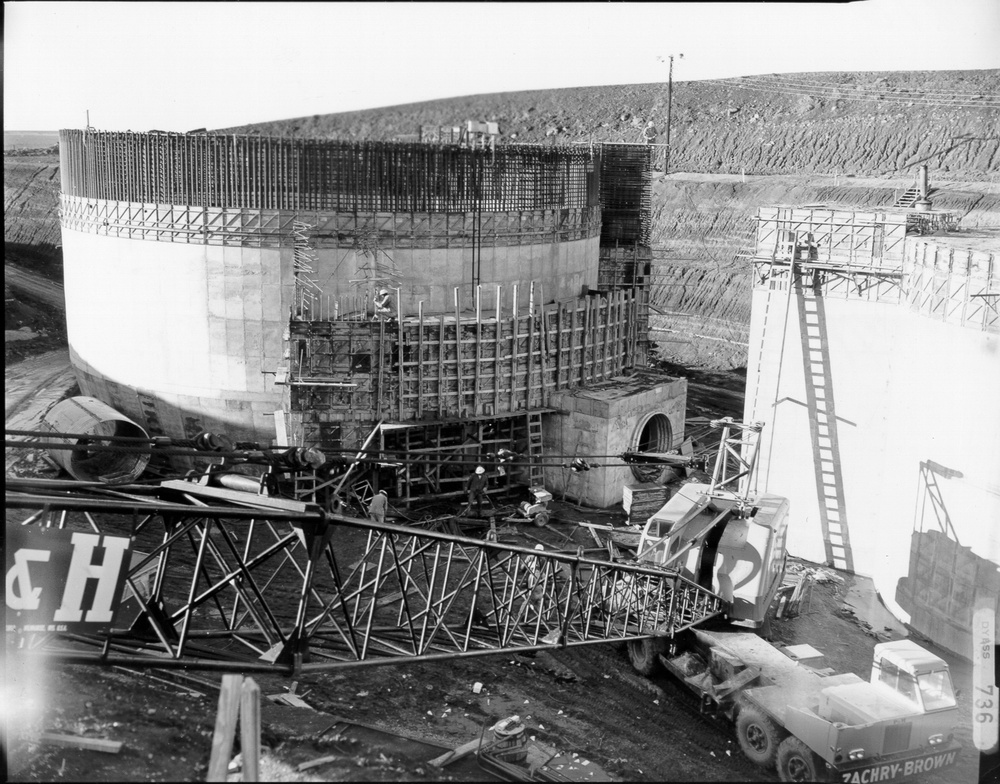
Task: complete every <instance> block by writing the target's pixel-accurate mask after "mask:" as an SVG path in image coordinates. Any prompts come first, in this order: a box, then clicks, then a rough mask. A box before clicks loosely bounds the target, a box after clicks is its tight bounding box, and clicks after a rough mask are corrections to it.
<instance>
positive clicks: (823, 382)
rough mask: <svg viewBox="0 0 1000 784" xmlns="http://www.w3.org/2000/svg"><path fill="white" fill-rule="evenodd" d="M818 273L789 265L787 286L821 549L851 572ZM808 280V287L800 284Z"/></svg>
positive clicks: (820, 273)
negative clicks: (791, 291) (795, 318)
mask: <svg viewBox="0 0 1000 784" xmlns="http://www.w3.org/2000/svg"><path fill="white" fill-rule="evenodd" d="M822 274H823V273H822V272H821V271H819V270H813V271H809V272H805V271H800V270H798V269H796V268H795V267H794V265H793V268H792V280H791V285H792V286H794V287H795V295H796V300H797V302H798V314H799V338H800V340H801V343H802V361H803V366H804V370H805V386H806V404H807V406H808V413H809V431H810V435H811V439H810V440H811V441H812V447H813V468H814V470H815V476H816V497H817V501H818V502H819V514H820V522H821V524H822V529H823V543H824V546H825V548H826V559H827V562H828V563H831V564H832V565H833V566H835V567H837V568H839V569H846V570H847V571H854V558H853V555H852V553H851V542H850V537H849V533H848V524H847V509H846V506H847V504H846V499H845V497H844V482H843V474H842V472H841V467H840V445H839V442H838V439H837V415H836V409H835V407H834V402H833V377H832V375H831V367H830V354H829V351H828V349H827V334H826V313H825V310H824V307H823V294H822ZM805 275H811V276H812V283H811V285H810V286H808V287H807V286H805V285H803V280H802V278H803V277H804V276H805Z"/></svg>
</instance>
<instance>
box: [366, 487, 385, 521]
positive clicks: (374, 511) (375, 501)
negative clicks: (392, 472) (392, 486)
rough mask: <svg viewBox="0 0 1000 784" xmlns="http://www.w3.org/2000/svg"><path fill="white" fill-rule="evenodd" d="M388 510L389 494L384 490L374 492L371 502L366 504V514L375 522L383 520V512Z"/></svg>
mask: <svg viewBox="0 0 1000 784" xmlns="http://www.w3.org/2000/svg"><path fill="white" fill-rule="evenodd" d="M388 510H389V496H388V495H387V494H386V492H385V490H379V491H378V492H377V493H375V497H374V498H372V500H371V503H370V504H368V516H369V517H370V518H371V519H372V520H374V521H375V522H376V523H384V522H385V513H386V512H387V511H388Z"/></svg>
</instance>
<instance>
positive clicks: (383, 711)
mask: <svg viewBox="0 0 1000 784" xmlns="http://www.w3.org/2000/svg"><path fill="white" fill-rule="evenodd" d="M806 566H810V565H806ZM811 566H813V567H814V568H815V565H811ZM819 572H820V573H822V574H825V575H826V576H827V579H828V581H827V582H823V583H816V584H814V585H813V588H812V590H811V593H810V594H809V595H808V597H807V598H806V599H805V601H804V602H803V607H802V614H801V615H799V616H798V617H796V618H793V619H782V620H775V621H774V622H773V624H772V634H773V639H774V641H775V642H776V643H777V644H794V643H801V642H808V643H809V644H811V645H813V646H814V647H816V648H818V649H819V650H820V651H822V652H823V653H825V654H826V655H827V660H828V664H829V665H830V666H833V667H834V668H835V669H838V670H852V671H855V672H857V673H858V674H859V675H861V676H862V677H867V676H868V674H869V672H870V661H871V650H872V645H873V644H874V642H875V641H876V640H885V639H897V638H899V637H901V636H902V634H903V630H901V629H900V628H898V624H896V625H895V627H890V628H889V629H886V628H882V629H875V628H872V627H871V625H870V624H868V623H867V622H866V621H864V620H863V619H860V618H858V617H857V616H856V615H855V614H854V613H853V612H852V611H851V610H850V609H849V608H848V607H847V605H846V604H845V599H846V598H848V596H849V594H850V592H851V589H852V587H855V586H856V585H857V582H856V580H855V578H852V577H850V576H848V575H838V574H837V573H836V572H833V571H832V570H827V569H819ZM863 582H864V581H862V585H861V590H862V592H864V591H865V590H866V586H865V585H864V584H863ZM867 590H869V591H870V581H869V583H868V586H867ZM952 666H953V669H954V671H955V676H956V682H957V683H958V684H959V687H960V688H962V685H963V684H964V685H965V687H966V688H964V689H963V694H962V695H961V696H960V700H962V701H963V702H968V697H967V696H965V695H967V694H968V692H969V691H970V690H969V689H968V680H969V673H968V668H967V667H965V666H964V665H962V663H960V662H952ZM17 677H20V676H17ZM196 677H197V678H198V680H199V681H200V682H194V681H187V682H186V686H184V687H179V686H176V685H171V684H169V683H166V682H162V681H156V680H152V679H151V678H150V677H149V676H143V675H135V674H130V673H125V672H122V671H120V670H118V669H112V670H102V669H98V668H91V667H84V666H79V665H76V666H73V665H64V666H56V667H52V668H50V669H48V671H47V672H45V673H44V676H42V680H43V682H44V683H45V690H44V692H43V693H38V692H35V693H33V694H31V695H27V696H22V695H10V694H8V699H9V698H10V697H11V696H15V697H16V698H17V702H16V703H15V704H18V705H21V706H22V709H21V712H19V716H18V720H17V722H16V724H15V725H14V726H9V728H8V731H9V732H10V740H11V747H10V757H9V759H8V765H9V776H10V780H11V781H25V782H42V781H56V780H60V779H64V780H68V781H187V780H203V779H204V777H205V773H206V771H207V766H208V760H209V754H210V750H211V738H212V729H213V725H214V717H215V711H216V703H217V695H216V693H215V692H214V691H213V690H212V689H211V688H210V686H211V685H212V684H216V685H217V684H218V683H219V678H218V676H214V675H211V674H207V673H201V674H196ZM258 681H259V683H260V685H261V687H262V691H263V693H264V694H276V693H280V692H283V691H285V690H287V689H288V688H289V687H290V686H291V684H290V683H288V682H287V681H286V680H284V679H279V678H275V677H270V676H267V677H262V678H259V679H258ZM477 682H478V683H481V684H483V686H482V689H481V691H480V693H478V694H476V693H474V691H473V686H474V684H476V683H477ZM295 687H296V691H297V694H299V695H301V696H302V697H303V698H304V700H305V702H307V703H308V704H309V705H310V706H312V707H314V708H316V709H317V710H320V711H323V712H325V713H327V714H330V718H329V723H330V724H331V725H332V724H333V723H334V721H335V719H334V718H333V717H343V718H345V719H346V720H348V721H350V722H355V723H359V724H362V725H371V726H375V727H378V728H380V729H382V730H385V731H388V732H390V733H399V734H400V735H402V736H405V737H410V738H417V739H421V740H425V741H429V742H431V743H437V744H439V745H441V746H446V747H455V746H459V745H461V744H462V743H465V742H466V741H468V740H472V739H474V738H476V737H477V736H478V735H479V734H480V732H481V731H482V730H483V727H484V725H490V724H492V723H493V722H495V721H496V720H498V719H500V718H503V717H506V716H510V715H519V716H520V717H521V719H522V721H523V722H524V724H525V725H526V726H527V727H528V732H529V733H530V736H531V738H532V740H536V739H537V740H538V741H541V742H543V743H546V744H548V745H550V746H552V747H554V748H556V749H559V750H560V751H563V752H564V753H566V754H567V755H573V754H576V755H579V757H582V758H586V759H587V760H588V761H590V762H592V763H593V764H594V765H595V766H597V767H598V768H599V769H600V770H603V771H606V772H607V774H608V775H609V777H611V778H612V779H614V780H622V781H667V780H681V781H774V780H776V777H775V776H774V775H773V773H771V772H768V771H764V770H762V769H760V768H757V767H755V766H754V765H752V764H751V763H750V762H749V761H747V760H746V759H745V758H744V757H743V756H742V753H741V752H740V751H739V748H738V746H737V744H736V742H735V739H734V737H733V735H732V731H731V728H730V727H729V726H728V725H726V724H724V723H722V722H719V721H717V720H713V719H710V718H706V717H704V716H702V715H700V714H699V712H698V708H697V704H696V702H695V701H694V700H693V698H692V697H691V696H690V695H689V693H688V692H687V691H685V690H683V689H682V688H681V687H680V686H679V685H678V684H677V683H676V682H674V681H672V680H670V679H669V678H668V677H666V676H663V677H659V678H657V679H654V680H652V681H650V680H646V679H645V678H643V677H641V676H639V675H636V674H635V673H633V672H632V671H631V668H630V665H629V663H628V660H627V657H626V654H625V652H624V650H623V649H622V648H621V646H619V645H615V644H610V645H601V646H592V647H587V648H571V649H565V650H560V651H554V652H552V653H548V652H545V653H540V654H537V655H536V656H534V657H526V656H511V655H509V654H506V655H505V654H496V655H491V656H489V657H483V658H475V659H461V660H454V661H450V662H447V663H436V664H411V665H389V666H385V667H376V668H365V669H355V670H348V671H345V672H343V673H342V674H327V675H321V676H309V677H305V678H302V679H301V680H300V681H298V682H297V683H296V684H295ZM191 689H194V690H196V691H197V692H199V693H191V691H190V690H191ZM965 707H968V708H969V710H968V712H967V713H965V715H967V716H971V706H965ZM303 712H304V711H303ZM314 726H319V725H314ZM41 732H52V733H63V734H76V735H82V736H84V737H95V738H103V739H106V740H113V741H120V742H122V743H123V744H124V745H123V747H122V750H121V752H120V753H119V754H106V753H100V752H97V751H82V750H78V749H74V748H66V747H61V746H55V745H52V744H47V743H41V742H39V736H40V733H41ZM959 738H960V739H961V740H962V741H963V743H965V744H966V753H965V754H964V756H963V758H962V760H961V763H960V766H959V767H958V768H956V769H953V770H951V771H948V774H947V775H938V776H933V775H932V776H928V777H926V778H925V779H924V780H925V781H927V782H928V783H929V784H952V782H963V783H964V782H972V781H975V780H976V778H977V772H976V758H975V755H974V754H973V753H970V752H971V736H970V731H969V727H968V723H966V725H965V726H963V727H962V728H960V730H959ZM263 744H264V745H265V747H267V748H268V751H267V752H266V754H267V756H268V758H269V760H273V762H271V768H270V775H271V776H272V778H269V779H267V780H303V777H302V775H301V774H297V773H295V772H294V767H295V766H297V765H298V764H300V763H301V762H305V761H308V760H310V759H315V758H317V757H325V756H331V757H333V759H332V760H331V761H330V762H329V763H327V764H325V765H323V766H320V767H318V768H315V769H313V770H311V771H310V774H312V775H315V776H319V777H321V780H328V781H330V780H344V781H346V780H351V781H396V780H410V781H421V780H428V781H437V780H465V778H466V777H467V774H465V775H464V776H463V775H458V776H456V774H455V773H454V772H452V771H451V770H450V769H448V768H446V769H444V770H437V769H434V768H432V767H430V766H428V765H427V764H426V760H427V758H428V756H427V755H426V754H425V755H419V754H418V755H411V756H407V755H405V754H402V753H398V752H395V751H394V750H393V748H391V747H389V748H378V747H372V746H370V745H366V744H364V743H360V742H345V741H344V740H343V739H340V740H332V739H331V738H330V737H324V736H323V735H322V733H320V732H316V731H312V732H306V733H301V734H300V733H297V732H295V731H289V730H288V729H287V727H282V726H278V725H277V724H276V723H274V722H271V721H269V718H268V714H267V712H266V711H265V714H264V734H263ZM237 747H238V742H237Z"/></svg>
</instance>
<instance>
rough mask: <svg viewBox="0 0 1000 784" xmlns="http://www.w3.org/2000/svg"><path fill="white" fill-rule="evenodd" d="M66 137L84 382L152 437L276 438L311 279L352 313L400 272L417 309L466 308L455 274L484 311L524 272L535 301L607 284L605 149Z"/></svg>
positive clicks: (76, 338) (317, 290) (73, 295)
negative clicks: (296, 324) (221, 434)
mask: <svg viewBox="0 0 1000 784" xmlns="http://www.w3.org/2000/svg"><path fill="white" fill-rule="evenodd" d="M61 142H62V145H63V147H62V176H63V191H64V193H63V196H62V211H61V224H62V235H63V255H64V269H65V287H66V301H67V310H66V315H67V327H68V332H69V342H70V350H71V358H72V361H73V363H74V367H75V368H76V369H77V372H78V376H79V380H80V385H81V389H82V390H83V392H84V393H85V394H88V395H92V396H94V397H97V398H98V399H101V400H104V401H105V402H107V403H108V404H109V405H113V406H114V407H115V408H117V409H118V410H120V411H122V412H123V413H126V414H127V415H129V416H131V417H134V418H136V419H137V421H140V422H143V423H145V425H146V426H147V428H148V429H149V431H150V432H151V433H153V434H165V435H176V436H186V437H191V436H193V435H195V434H196V433H197V432H199V431H200V430H202V429H224V430H226V431H227V432H228V433H229V434H231V435H233V436H235V437H237V438H240V439H247V440H269V439H272V438H274V437H275V422H274V418H273V412H274V411H275V410H276V409H278V408H280V407H281V404H282V400H283V391H284V388H283V387H281V386H276V385H275V383H274V382H275V376H274V373H275V371H277V370H278V368H279V367H281V366H283V365H284V366H287V365H288V364H289V363H288V361H287V352H288V344H287V333H288V325H289V318H290V316H291V315H292V314H293V312H296V308H297V307H298V304H297V303H300V302H301V301H302V297H303V294H304V293H308V294H310V295H311V296H312V295H315V296H316V297H318V298H320V299H325V300H327V302H328V313H329V312H330V310H329V308H330V304H331V303H334V302H335V303H336V304H337V305H338V312H340V313H343V312H344V308H345V303H348V302H352V301H353V302H355V303H361V304H362V307H363V308H365V307H370V302H371V298H372V294H373V293H374V290H375V289H376V288H377V287H379V286H381V285H388V286H390V287H391V288H393V289H395V290H398V292H399V303H398V304H399V306H400V308H401V309H402V312H403V314H404V315H412V314H415V313H416V312H417V310H418V307H419V308H421V309H422V310H423V312H424V313H427V314H431V313H434V312H440V313H448V314H454V312H455V307H454V298H455V288H456V287H458V288H459V289H460V294H461V308H460V309H461V310H462V311H463V314H464V315H468V314H469V310H470V308H471V307H472V306H473V303H474V302H475V298H474V297H475V291H474V289H475V285H476V284H478V285H479V286H480V306H481V307H482V308H484V309H492V308H494V307H495V291H496V289H497V287H498V286H500V287H504V288H506V289H507V290H508V291H509V290H510V288H511V286H512V285H513V284H518V283H521V284H522V287H521V291H522V292H523V293H522V294H519V296H518V299H519V300H520V304H521V305H522V306H523V305H524V304H526V303H527V301H528V285H527V284H528V283H529V282H533V283H534V284H535V286H536V287H537V289H536V290H537V292H538V293H537V294H536V297H537V299H536V304H540V303H541V301H542V300H541V297H544V298H545V301H551V300H553V299H564V298H569V297H577V296H579V295H580V293H581V290H582V289H583V288H584V287H586V286H590V285H594V286H596V284H597V277H598V264H599V251H598V247H599V237H600V229H601V220H600V214H601V211H600V206H599V204H598V202H597V197H596V174H595V173H596V164H595V163H594V161H593V159H592V158H590V157H588V156H589V153H587V154H585V153H584V152H582V151H581V150H579V149H575V148H574V149H569V148H567V149H565V150H563V151H560V150H559V149H540V148H524V149H522V148H517V149H513V150H511V151H510V152H509V153H501V152H499V151H498V152H497V154H496V156H495V158H493V159H490V158H487V157H485V156H484V155H483V154H481V153H474V152H473V151H468V150H457V149H455V150H447V149H437V148H434V149H431V148H429V147H428V146H426V145H424V146H421V147H419V148H418V147H416V146H409V147H405V146H399V145H396V146H393V145H384V144H372V145H369V146H366V145H344V144H338V143H322V142H317V143H313V144H311V145H310V144H293V143H286V142H283V141H281V140H254V139H249V140H248V139H243V138H240V137H211V136H209V137H182V136H177V135H164V134H100V133H91V132H88V133H82V132H76V131H64V132H63V135H62V140H61ZM338 156H339V157H338ZM418 165H419V166H420V167H426V169H425V168H413V167H416V166H418ZM308 166H315V167H316V168H315V170H314V171H309V170H308ZM519 166H524V167H525V168H524V170H523V171H520V170H519V168H518V167H519ZM435 167H436V168H435ZM519 172H520V174H521V175H524V174H526V173H528V174H530V177H529V178H528V180H527V181H525V180H524V177H523V176H521V177H520V178H519V176H518V175H519ZM484 178H485V179H484ZM425 180H426V182H425ZM526 182H527V184H526ZM323 188H327V189H333V190H327V191H324V190H323ZM352 188H354V189H355V190H354V191H352V190H351V189H352ZM484 189H485V190H484ZM484 192H485V193H487V195H488V198H486V199H484V198H480V199H479V200H478V201H476V200H475V198H473V197H474V196H475V194H477V193H478V194H482V193H484ZM470 194H471V196H470ZM129 197H131V199H133V200H121V199H122V198H126V199H128V198H129ZM136 197H143V198H146V197H148V198H150V199H151V200H152V201H145V200H143V201H138V200H134V199H135V198H136ZM226 199H230V200H231V201H230V202H229V203H227V202H226V201H225V200H226ZM341 202H343V205H342V206H343V209H342V210H338V209H315V208H313V207H312V206H311V205H314V204H317V203H321V204H324V205H326V204H329V205H330V206H334V205H337V204H341ZM359 204H364V205H368V206H369V209H368V210H366V211H365V210H359V209H358V205H359ZM386 204H392V205H396V206H399V207H405V206H407V205H410V206H411V207H412V206H413V205H418V204H430V205H433V209H432V210H431V211H426V210H425V211H419V210H414V209H410V210H409V211H401V210H400V211H395V212H383V211H379V207H380V206H384V205H386ZM518 205H524V208H521V209H512V208H511V207H512V206H518ZM470 206H473V207H475V209H472V210H471V211H470V210H469V207H470ZM437 209H440V210H441V211H435V210H437ZM508 296H509V294H508ZM512 304H513V303H511V302H510V301H507V302H504V303H503V305H504V307H505V308H509V307H510V306H511V305H512Z"/></svg>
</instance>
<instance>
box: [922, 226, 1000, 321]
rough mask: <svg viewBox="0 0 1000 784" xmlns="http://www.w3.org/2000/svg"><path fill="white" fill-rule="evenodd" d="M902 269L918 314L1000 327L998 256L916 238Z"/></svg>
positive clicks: (944, 319)
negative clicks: (999, 312)
mask: <svg viewBox="0 0 1000 784" xmlns="http://www.w3.org/2000/svg"><path fill="white" fill-rule="evenodd" d="M904 271H905V274H906V278H905V289H906V295H905V296H906V302H907V304H908V305H909V306H910V307H911V308H913V309H914V310H916V311H917V312H918V313H922V314H924V315H926V316H929V317H931V318H935V319H939V320H941V321H945V322H948V323H953V324H961V325H963V326H968V327H973V328H978V329H981V330H983V331H987V332H996V331H1000V314H998V307H1000V284H998V282H997V279H996V275H997V259H996V254H994V253H991V252H988V251H976V250H971V249H965V248H954V247H948V246H943V245H941V244H938V243H935V242H934V241H933V239H929V240H927V241H925V242H919V241H918V242H914V243H912V245H911V246H910V247H909V248H908V249H907V255H906V265H905V267H904Z"/></svg>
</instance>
